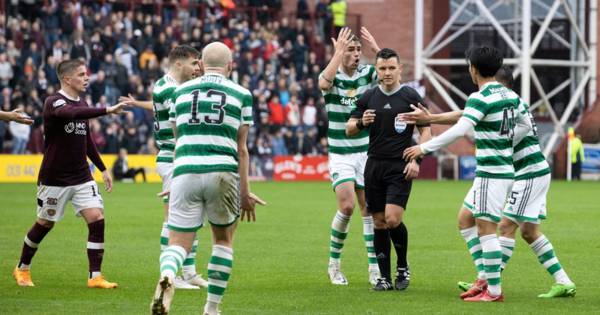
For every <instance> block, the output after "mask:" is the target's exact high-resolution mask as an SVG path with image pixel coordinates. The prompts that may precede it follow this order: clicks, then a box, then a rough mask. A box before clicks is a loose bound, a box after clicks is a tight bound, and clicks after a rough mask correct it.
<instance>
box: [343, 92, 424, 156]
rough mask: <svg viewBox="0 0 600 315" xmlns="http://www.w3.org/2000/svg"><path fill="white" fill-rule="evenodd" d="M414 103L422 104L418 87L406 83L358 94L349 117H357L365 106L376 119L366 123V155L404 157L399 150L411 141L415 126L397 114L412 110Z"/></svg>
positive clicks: (359, 116)
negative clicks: (392, 87) (367, 142)
mask: <svg viewBox="0 0 600 315" xmlns="http://www.w3.org/2000/svg"><path fill="white" fill-rule="evenodd" d="M417 103H421V104H423V105H425V103H424V102H423V99H422V98H421V96H419V94H418V93H417V91H415V90H414V89H413V88H411V87H408V86H401V87H399V88H398V89H396V90H395V91H392V92H391V93H386V92H384V91H383V89H382V87H381V85H378V86H376V87H374V88H372V89H370V90H368V91H366V92H365V93H364V94H363V95H362V96H361V98H360V99H359V100H358V101H357V102H356V109H354V111H352V113H351V117H352V118H359V119H360V118H361V117H362V116H363V113H364V112H365V111H366V110H367V109H374V110H375V121H374V122H373V123H372V124H371V125H369V126H368V127H367V128H368V130H369V150H368V156H369V158H375V159H398V160H399V161H404V159H403V158H402V153H403V152H404V150H405V149H406V148H409V147H410V146H411V145H412V135H413V131H414V128H415V126H414V125H411V124H407V123H405V122H403V121H401V120H399V119H397V118H396V116H397V115H398V114H400V113H406V112H412V111H413V109H412V108H410V104H414V105H415V106H416V105H417ZM425 126H428V125H425Z"/></svg>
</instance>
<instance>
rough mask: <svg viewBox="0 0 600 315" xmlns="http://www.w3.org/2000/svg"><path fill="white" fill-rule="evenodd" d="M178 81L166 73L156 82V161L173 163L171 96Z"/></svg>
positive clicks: (153, 97) (173, 144) (153, 94)
mask: <svg viewBox="0 0 600 315" xmlns="http://www.w3.org/2000/svg"><path fill="white" fill-rule="evenodd" d="M177 85H178V83H177V81H175V79H173V78H172V77H171V76H170V75H168V74H165V75H164V76H163V77H162V78H160V79H159V80H158V81H156V83H155V84H154V89H153V90H152V103H153V105H154V139H156V144H157V145H158V155H157V156H156V162H164V163H173V152H174V150H175V138H174V136H173V129H172V126H171V122H170V121H169V110H170V108H171V96H172V94H173V92H174V91H175V88H177Z"/></svg>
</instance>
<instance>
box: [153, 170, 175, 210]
mask: <svg viewBox="0 0 600 315" xmlns="http://www.w3.org/2000/svg"><path fill="white" fill-rule="evenodd" d="M156 172H157V173H158V175H160V178H161V180H162V191H166V190H169V186H171V179H173V163H166V162H157V163H156ZM163 202H164V203H169V197H168V196H165V197H163Z"/></svg>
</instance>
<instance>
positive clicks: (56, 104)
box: [52, 99, 67, 108]
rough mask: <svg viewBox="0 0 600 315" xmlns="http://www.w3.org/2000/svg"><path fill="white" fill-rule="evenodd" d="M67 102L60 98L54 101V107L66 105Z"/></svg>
mask: <svg viewBox="0 0 600 315" xmlns="http://www.w3.org/2000/svg"><path fill="white" fill-rule="evenodd" d="M66 104H67V102H66V101H65V100H63V99H58V100H56V101H54V103H52V107H54V108H56V107H61V106H63V105H66Z"/></svg>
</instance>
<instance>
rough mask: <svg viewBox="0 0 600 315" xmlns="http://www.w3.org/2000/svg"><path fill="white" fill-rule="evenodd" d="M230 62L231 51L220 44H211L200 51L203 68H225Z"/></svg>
mask: <svg viewBox="0 0 600 315" xmlns="http://www.w3.org/2000/svg"><path fill="white" fill-rule="evenodd" d="M231 60H232V57H231V50H230V49H229V47H227V46H226V45H225V44H223V43H221V42H212V43H210V44H208V45H206V47H204V49H203V50H202V64H203V65H204V67H207V68H227V65H229V63H230V62H231Z"/></svg>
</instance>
